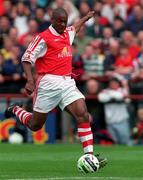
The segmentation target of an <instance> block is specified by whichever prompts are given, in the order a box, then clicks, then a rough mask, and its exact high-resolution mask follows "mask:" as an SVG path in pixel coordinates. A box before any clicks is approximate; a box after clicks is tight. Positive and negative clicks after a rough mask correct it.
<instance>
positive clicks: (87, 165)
mask: <svg viewBox="0 0 143 180" xmlns="http://www.w3.org/2000/svg"><path fill="white" fill-rule="evenodd" d="M77 168H78V170H79V171H80V172H82V173H93V172H96V171H98V169H99V161H98V159H97V158H96V157H95V156H94V155H92V154H85V155H83V156H81V157H80V158H79V160H78V162H77Z"/></svg>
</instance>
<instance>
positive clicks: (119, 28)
mask: <svg viewBox="0 0 143 180" xmlns="http://www.w3.org/2000/svg"><path fill="white" fill-rule="evenodd" d="M112 28H113V35H114V37H116V38H120V37H121V34H122V33H123V31H124V29H125V28H124V21H123V19H122V18H120V17H119V16H116V17H115V19H114V22H113V25H112Z"/></svg>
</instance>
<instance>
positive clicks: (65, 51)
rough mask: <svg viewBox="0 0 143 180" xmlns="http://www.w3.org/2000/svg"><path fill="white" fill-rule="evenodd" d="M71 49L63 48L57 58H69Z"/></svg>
mask: <svg viewBox="0 0 143 180" xmlns="http://www.w3.org/2000/svg"><path fill="white" fill-rule="evenodd" d="M71 56H72V53H71V49H70V47H64V48H63V49H62V51H61V53H59V54H58V58H63V57H71Z"/></svg>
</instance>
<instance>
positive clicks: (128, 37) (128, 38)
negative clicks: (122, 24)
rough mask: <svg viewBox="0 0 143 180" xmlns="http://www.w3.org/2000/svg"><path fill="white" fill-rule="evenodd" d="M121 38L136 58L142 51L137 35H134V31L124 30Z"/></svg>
mask: <svg viewBox="0 0 143 180" xmlns="http://www.w3.org/2000/svg"><path fill="white" fill-rule="evenodd" d="M121 39H122V41H123V43H124V44H125V45H126V47H127V48H128V50H129V54H130V55H131V56H132V58H133V59H134V58H136V57H137V55H138V53H139V51H140V48H139V46H138V44H137V42H136V40H135V36H134V35H133V33H132V31H127V30H126V31H124V32H123V34H122V36H121Z"/></svg>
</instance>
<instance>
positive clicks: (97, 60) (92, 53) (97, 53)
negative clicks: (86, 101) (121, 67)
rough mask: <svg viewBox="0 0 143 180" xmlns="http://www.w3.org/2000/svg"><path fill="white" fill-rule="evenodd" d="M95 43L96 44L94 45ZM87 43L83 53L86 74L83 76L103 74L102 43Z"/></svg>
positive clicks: (86, 77)
mask: <svg viewBox="0 0 143 180" xmlns="http://www.w3.org/2000/svg"><path fill="white" fill-rule="evenodd" d="M93 45H94V46H93ZM93 45H92V44H91V45H87V46H86V47H85V52H84V54H83V62H84V70H85V74H84V76H83V78H85V79H88V78H89V77H97V76H102V75H103V61H104V55H102V54H101V50H100V49H101V48H100V45H99V44H98V43H97V44H95V43H94V44H93Z"/></svg>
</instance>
